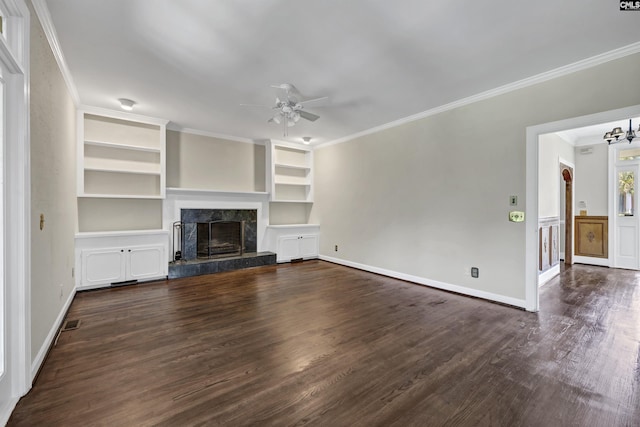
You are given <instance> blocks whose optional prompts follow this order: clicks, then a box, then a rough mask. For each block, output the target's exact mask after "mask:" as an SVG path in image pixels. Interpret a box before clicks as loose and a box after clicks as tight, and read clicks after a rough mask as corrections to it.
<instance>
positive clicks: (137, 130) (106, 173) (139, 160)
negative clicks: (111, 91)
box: [78, 107, 167, 199]
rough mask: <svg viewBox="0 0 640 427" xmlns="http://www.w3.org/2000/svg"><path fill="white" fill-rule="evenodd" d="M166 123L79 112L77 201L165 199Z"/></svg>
mask: <svg viewBox="0 0 640 427" xmlns="http://www.w3.org/2000/svg"><path fill="white" fill-rule="evenodd" d="M166 124H167V121H166V120H160V119H155V118H150V117H143V116H138V115H134V114H127V113H120V112H117V111H111V110H103V109H97V108H92V107H85V108H82V109H80V110H79V111H78V138H79V142H78V197H96V198H139V199H162V198H164V197H165V143H166Z"/></svg>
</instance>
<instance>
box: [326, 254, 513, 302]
mask: <svg viewBox="0 0 640 427" xmlns="http://www.w3.org/2000/svg"><path fill="white" fill-rule="evenodd" d="M319 258H320V259H321V260H323V261H329V262H332V263H334V264H340V265H344V266H347V267H352V268H357V269H358V270H364V271H368V272H370V273H376V274H381V275H383V276H388V277H393V278H395V279H400V280H406V281H408V282H412V283H417V284H419V285H423V286H428V287H430V288H437V289H443V290H445V291H450V292H455V293H458V294H462V295H468V296H472V297H476V298H482V299H485V300H489V301H493V302H499V303H502V304H508V305H512V306H514V307H519V308H525V301H524V300H521V299H518V298H511V297H506V296H504V295H498V294H494V293H491V292H485V291H480V290H477V289H472V288H467V287H464V286H460V285H453V284H450V283H445V282H440V281H437V280H431V279H427V278H424V277H419V276H412V275H410V274H405V273H400V272H397V271H393V270H387V269H384V268H379V267H373V266H370V265H366V264H360V263H357V262H353V261H347V260H344V259H340V258H333V257H329V256H325V255H320V257H319Z"/></svg>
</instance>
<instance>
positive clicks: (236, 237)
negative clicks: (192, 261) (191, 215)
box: [197, 221, 245, 258]
mask: <svg viewBox="0 0 640 427" xmlns="http://www.w3.org/2000/svg"><path fill="white" fill-rule="evenodd" d="M244 226H245V222H244V221H212V222H199V223H197V254H198V255H197V256H198V258H223V257H229V256H236V255H242V254H243V253H244V251H245V244H244Z"/></svg>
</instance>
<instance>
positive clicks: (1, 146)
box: [0, 0, 31, 425]
mask: <svg viewBox="0 0 640 427" xmlns="http://www.w3.org/2000/svg"><path fill="white" fill-rule="evenodd" d="M29 18H30V12H29V9H28V8H27V5H26V3H25V2H24V1H23V0H12V1H9V2H7V1H2V0H0V19H1V21H2V26H1V27H0V37H2V38H3V39H4V43H2V44H0V87H1V89H0V91H1V95H0V124H1V126H0V213H1V214H0V238H1V239H2V240H1V242H2V245H0V295H2V297H1V298H0V331H1V332H0V334H2V339H1V340H0V342H1V344H0V366H1V370H2V373H1V374H0V425H4V424H5V423H6V422H7V420H8V417H9V415H10V414H11V410H12V409H13V407H14V406H15V404H16V402H17V401H18V399H19V398H20V396H22V395H24V394H25V393H26V392H27V391H28V390H29V388H30V387H31V349H30V343H31V331H30V328H29V319H30V318H31V314H30V299H29V282H30V281H29V274H30V264H29V260H30V256H29V254H30V237H29V236H30V233H29V219H30V215H31V212H30V200H31V193H30V187H31V185H30V178H29V176H30V175H29V151H30V144H29V141H30V140H29V98H28V97H29V62H28V58H29Z"/></svg>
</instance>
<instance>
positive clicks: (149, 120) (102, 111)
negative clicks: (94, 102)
mask: <svg viewBox="0 0 640 427" xmlns="http://www.w3.org/2000/svg"><path fill="white" fill-rule="evenodd" d="M78 112H79V114H82V113H88V114H93V115H95V116H106V117H111V118H114V119H120V120H127V121H132V122H141V123H146V124H150V125H156V126H160V127H163V126H164V127H165V130H166V126H167V123H169V120H166V119H162V118H158V117H150V116H143V115H141V114H134V113H127V112H125V111H118V110H111V109H109V108H101V107H92V106H90V105H79V106H78ZM80 117H82V115H80V116H79V118H78V120H80ZM78 137H79V138H84V135H78Z"/></svg>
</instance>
